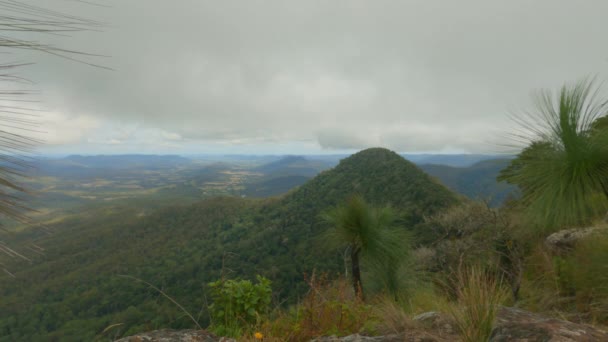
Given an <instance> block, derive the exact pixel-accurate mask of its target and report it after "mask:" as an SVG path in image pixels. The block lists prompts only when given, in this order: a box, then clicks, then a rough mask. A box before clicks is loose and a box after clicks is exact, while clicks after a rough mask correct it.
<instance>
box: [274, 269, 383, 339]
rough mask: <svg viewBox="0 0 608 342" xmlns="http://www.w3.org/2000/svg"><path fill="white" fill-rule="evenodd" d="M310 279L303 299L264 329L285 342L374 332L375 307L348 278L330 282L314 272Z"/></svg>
mask: <svg viewBox="0 0 608 342" xmlns="http://www.w3.org/2000/svg"><path fill="white" fill-rule="evenodd" d="M306 281H307V283H308V285H309V286H310V290H309V292H308V294H307V295H306V296H305V297H304V298H303V299H302V301H300V303H299V304H298V305H297V306H296V307H294V308H292V310H291V311H290V313H289V314H282V315H281V316H279V317H278V318H277V319H275V320H274V321H273V322H271V323H270V325H271V327H270V328H269V329H263V330H270V331H271V333H270V335H272V336H281V337H283V341H309V340H311V339H312V338H315V337H318V336H328V335H338V336H346V335H350V334H354V333H360V332H362V331H367V332H370V330H372V329H373V326H375V325H376V323H377V322H376V320H375V318H374V315H373V313H372V307H371V306H370V305H366V304H365V303H364V302H363V301H362V300H361V299H360V298H357V297H356V296H355V295H354V293H353V291H349V288H350V285H349V284H348V282H347V281H346V280H344V279H341V280H338V281H335V282H329V281H328V280H327V277H325V276H321V277H317V276H315V275H314V273H313V275H312V276H310V277H308V278H307V279H306Z"/></svg>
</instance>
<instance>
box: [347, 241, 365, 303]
mask: <svg viewBox="0 0 608 342" xmlns="http://www.w3.org/2000/svg"><path fill="white" fill-rule="evenodd" d="M360 251H361V250H360V249H359V248H353V249H351V252H350V261H351V263H352V264H351V267H352V269H351V271H352V276H353V289H354V290H355V296H357V298H359V299H361V300H363V299H364V298H363V286H362V285H361V268H360V264H359V252H360Z"/></svg>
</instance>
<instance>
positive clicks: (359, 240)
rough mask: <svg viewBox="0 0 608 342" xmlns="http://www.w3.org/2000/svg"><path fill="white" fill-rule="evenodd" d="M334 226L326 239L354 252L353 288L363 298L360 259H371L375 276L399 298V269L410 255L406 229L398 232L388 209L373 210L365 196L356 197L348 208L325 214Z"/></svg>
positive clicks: (334, 209) (345, 206)
mask: <svg viewBox="0 0 608 342" xmlns="http://www.w3.org/2000/svg"><path fill="white" fill-rule="evenodd" d="M325 219H326V220H327V221H328V222H329V223H331V224H332V226H333V228H332V229H329V230H328V231H327V233H325V234H324V237H325V238H326V240H327V241H329V242H330V243H335V244H338V245H346V246H347V251H348V252H349V253H350V262H351V276H352V282H353V289H354V291H355V294H357V297H360V298H363V285H362V283H361V268H360V257H361V256H363V257H364V258H368V259H369V261H368V263H369V264H370V266H372V267H371V269H372V270H373V271H374V272H375V276H377V278H378V279H381V280H382V281H383V282H384V284H385V286H386V288H387V289H388V291H389V292H390V293H391V294H393V295H396V294H397V291H398V289H399V283H398V277H397V274H398V270H399V268H400V266H401V265H402V264H403V262H404V261H405V259H406V258H407V255H408V252H409V245H408V242H409V241H408V239H407V236H406V234H404V233H405V230H403V229H395V228H394V227H392V225H393V224H394V220H395V216H394V214H393V212H392V210H391V209H390V208H388V207H384V208H373V207H371V206H369V205H368V204H367V203H366V202H365V200H364V199H363V197H361V196H354V197H352V198H351V199H350V200H349V201H348V202H347V203H346V204H345V205H341V206H338V207H336V208H333V209H332V210H330V211H329V212H327V214H326V215H325Z"/></svg>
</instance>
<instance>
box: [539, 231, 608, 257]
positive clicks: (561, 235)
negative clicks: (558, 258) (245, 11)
mask: <svg viewBox="0 0 608 342" xmlns="http://www.w3.org/2000/svg"><path fill="white" fill-rule="evenodd" d="M606 233H608V228H606V227H605V226H602V227H589V228H578V229H566V230H560V231H559V232H557V233H553V234H551V235H549V236H548V237H547V238H546V239H545V246H547V248H548V249H549V250H550V251H551V252H552V253H554V254H564V253H567V252H568V251H570V250H572V249H573V248H574V246H576V243H577V242H579V241H580V240H581V239H584V238H586V237H588V236H590V235H592V234H606Z"/></svg>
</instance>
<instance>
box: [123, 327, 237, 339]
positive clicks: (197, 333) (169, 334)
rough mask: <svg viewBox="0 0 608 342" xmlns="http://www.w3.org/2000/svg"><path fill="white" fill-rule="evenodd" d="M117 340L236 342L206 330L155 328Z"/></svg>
mask: <svg viewBox="0 0 608 342" xmlns="http://www.w3.org/2000/svg"><path fill="white" fill-rule="evenodd" d="M116 342H234V340H233V339H226V338H224V337H222V338H219V337H216V336H214V335H213V334H211V333H209V332H206V331H205V330H169V329H163V330H154V331H150V332H145V333H140V334H137V335H133V336H129V337H125V338H121V339H120V340H117V341H116Z"/></svg>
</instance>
